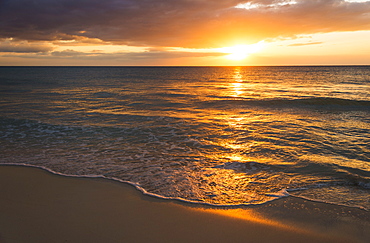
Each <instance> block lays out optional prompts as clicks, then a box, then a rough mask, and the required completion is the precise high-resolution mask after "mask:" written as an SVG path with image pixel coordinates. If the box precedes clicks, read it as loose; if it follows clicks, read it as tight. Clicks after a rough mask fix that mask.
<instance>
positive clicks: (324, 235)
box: [0, 165, 370, 243]
mask: <svg viewBox="0 0 370 243" xmlns="http://www.w3.org/2000/svg"><path fill="white" fill-rule="evenodd" d="M0 194H1V197H0V242H1V243H12V242H28V243H31V242H300V243H302V242H366V241H367V240H368V239H370V213H369V212H367V211H365V210H361V209H356V208H349V207H342V206H337V205H329V204H325V203H318V202H311V201H307V200H303V199H299V198H294V197H287V198H283V199H280V200H275V201H273V202H270V203H266V204H264V205H259V206H253V207H238V208H225V207H223V208H219V207H210V206H201V205H196V204H190V203H183V202H178V201H173V200H163V199H158V198H154V197H150V196H146V195H143V194H142V193H141V192H139V191H138V190H136V189H135V188H134V187H132V186H130V185H126V184H124V183H119V182H116V181H113V180H108V179H103V178H77V177H67V176H60V175H55V174H52V173H50V172H48V171H45V170H43V169H39V168H34V167H25V166H6V165H4V166H0Z"/></svg>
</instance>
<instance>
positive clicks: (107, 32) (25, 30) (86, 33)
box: [0, 0, 370, 66]
mask: <svg viewBox="0 0 370 243" xmlns="http://www.w3.org/2000/svg"><path fill="white" fill-rule="evenodd" d="M73 2H74V3H73V5H71V0H59V1H56V0H48V1H47V2H45V0H36V1H33V2H32V3H30V2H28V1H26V0H19V1H17V2H11V1H6V2H2V3H1V4H0V7H1V8H0V9H1V11H0V12H1V13H2V14H1V15H0V23H1V24H2V26H3V27H2V31H1V32H0V65H3V66H4V65H5V66H12V65H36V66H38V65H67V66H69V65H70V66H74V65H87V66H89V65H92V66H100V65H103V66H125V65H130V66H143V65H144V66H145V65H149V66H161V65H165V66H179V65H184V66H189V65H191V66H213V65H215V66H227V65H231V66H234V65H357V64H358V65H369V64H370V58H369V56H370V45H368V40H369V39H370V1H364V0H328V1H308V0H294V1H293V0H279V1H272V0H271V1H266V0H255V1H230V3H229V2H217V3H215V2H214V1H210V0H206V1H193V2H192V3H191V4H190V3H189V2H188V1H185V0H174V1H171V2H170V3H169V2H168V1H164V0H149V1H145V2H143V1H142V0H137V1H134V0H122V1H114V0H107V1H105V2H104V3H101V2H99V1H95V0H92V1H91V3H90V6H89V7H86V6H85V5H84V4H83V1H81V0H74V1H73ZM39 3H40V4H39ZM41 3H42V4H43V5H45V6H43V5H42V4H41ZM144 3H145V4H144ZM149 3H150V4H149ZM150 6H156V7H150ZM49 9H53V14H52V15H51V12H50V11H51V10H49ZM78 13H79V14H78ZM50 16H53V17H50ZM50 18H52V19H50Z"/></svg>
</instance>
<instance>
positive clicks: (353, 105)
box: [205, 97, 370, 111]
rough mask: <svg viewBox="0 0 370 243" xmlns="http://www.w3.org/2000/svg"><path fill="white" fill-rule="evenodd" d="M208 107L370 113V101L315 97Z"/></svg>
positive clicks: (238, 101)
mask: <svg viewBox="0 0 370 243" xmlns="http://www.w3.org/2000/svg"><path fill="white" fill-rule="evenodd" d="M205 105H206V106H212V107H214V108H224V107H225V106H259V107H267V108H302V109H305V108H308V109H320V110H321V109H323V110H365V111H370V101H367V100H351V99H341V98H329V97H314V98H300V99H267V100H255V99H233V100H232V99H221V100H216V101H208V102H206V104H205Z"/></svg>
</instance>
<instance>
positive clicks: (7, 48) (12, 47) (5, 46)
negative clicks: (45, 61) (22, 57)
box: [0, 39, 53, 53]
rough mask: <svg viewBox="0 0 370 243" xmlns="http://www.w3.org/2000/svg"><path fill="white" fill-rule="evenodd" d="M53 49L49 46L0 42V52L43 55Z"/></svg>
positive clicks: (9, 41) (10, 41)
mask: <svg viewBox="0 0 370 243" xmlns="http://www.w3.org/2000/svg"><path fill="white" fill-rule="evenodd" d="M52 49H53V47H52V46H51V45H50V44H40V43H29V42H28V41H12V40H10V39H5V40H2V41H1V40H0V52H15V53H43V52H49V51H51V50H52Z"/></svg>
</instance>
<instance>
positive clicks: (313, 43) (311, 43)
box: [288, 41, 323, 46]
mask: <svg viewBox="0 0 370 243" xmlns="http://www.w3.org/2000/svg"><path fill="white" fill-rule="evenodd" d="M319 44H323V42H321V41H318V42H307V43H294V44H290V45H288V46H309V45H319Z"/></svg>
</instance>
